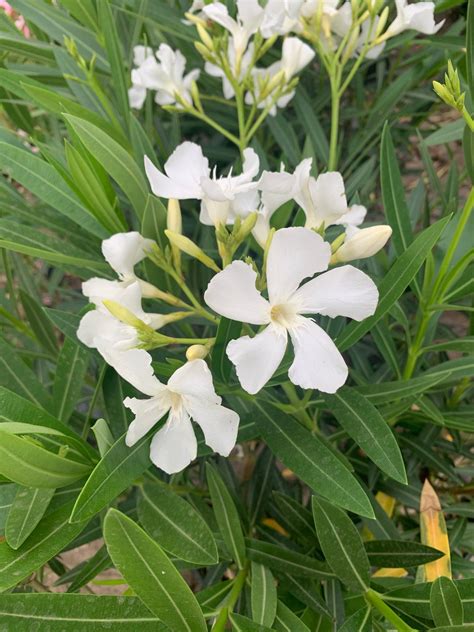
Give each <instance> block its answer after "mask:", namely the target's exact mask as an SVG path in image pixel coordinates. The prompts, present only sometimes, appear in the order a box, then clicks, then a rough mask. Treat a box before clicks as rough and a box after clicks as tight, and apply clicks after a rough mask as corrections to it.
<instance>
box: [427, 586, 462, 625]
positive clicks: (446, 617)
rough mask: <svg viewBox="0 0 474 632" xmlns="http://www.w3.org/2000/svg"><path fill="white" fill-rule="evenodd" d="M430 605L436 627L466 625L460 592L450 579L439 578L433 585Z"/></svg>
mask: <svg viewBox="0 0 474 632" xmlns="http://www.w3.org/2000/svg"><path fill="white" fill-rule="evenodd" d="M430 605H431V613H432V615H433V620H434V622H435V625H437V626H442V625H446V626H449V625H462V624H463V623H464V609H463V605H462V601H461V597H460V596H459V591H458V589H457V588H456V584H455V583H454V582H453V581H452V580H451V579H449V578H448V577H444V576H441V577H438V579H436V580H435V581H434V582H433V584H432V585H431V593H430Z"/></svg>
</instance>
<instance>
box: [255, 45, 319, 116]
mask: <svg viewBox="0 0 474 632" xmlns="http://www.w3.org/2000/svg"><path fill="white" fill-rule="evenodd" d="M314 55H315V52H314V50H313V49H312V48H311V47H309V46H308V45H307V44H305V43H304V42H302V41H301V40H300V39H299V38H298V37H286V38H285V39H284V41H283V46H282V53H281V59H280V61H276V62H275V63H273V64H271V66H268V67H267V68H255V69H254V70H253V71H252V78H253V84H254V88H253V93H251V92H247V93H246V95H245V102H246V103H247V104H249V105H252V104H253V103H255V104H256V105H257V107H258V108H259V109H264V108H266V107H268V106H270V105H271V104H272V101H273V99H274V90H276V89H278V88H279V87H280V85H281V83H283V84H289V82H290V81H291V79H293V77H294V76H295V75H297V74H298V73H299V72H300V71H301V70H303V68H304V67H305V66H307V65H308V64H309V63H310V61H311V60H312V59H313V58H314ZM277 75H281V82H277V85H276V86H275V89H274V90H272V91H270V93H269V94H268V95H266V96H265V97H264V98H262V90H265V86H266V85H267V84H268V82H271V80H272V79H274V78H275V77H277ZM294 95H295V92H294V90H292V91H290V92H287V93H286V94H283V95H282V96H281V97H280V98H279V99H278V100H277V101H276V103H274V104H273V105H272V107H271V109H270V110H269V114H270V115H271V116H275V115H276V113H277V108H284V107H286V106H287V105H288V103H289V102H290V101H291V99H292V98H293V97H294Z"/></svg>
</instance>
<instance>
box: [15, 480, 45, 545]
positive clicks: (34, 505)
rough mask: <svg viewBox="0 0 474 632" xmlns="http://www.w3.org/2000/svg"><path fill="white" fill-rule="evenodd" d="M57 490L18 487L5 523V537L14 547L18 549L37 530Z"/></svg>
mask: <svg viewBox="0 0 474 632" xmlns="http://www.w3.org/2000/svg"><path fill="white" fill-rule="evenodd" d="M55 491H56V490H54V489H39V488H36V489H35V488H34V487H20V488H19V489H18V491H17V494H16V496H15V500H14V501H13V504H12V506H11V508H10V511H9V513H8V518H7V522H6V525H5V538H6V540H7V542H8V544H9V546H11V547H12V549H18V548H19V547H20V546H21V545H22V544H23V542H24V541H25V540H26V538H27V537H28V536H29V535H30V534H31V533H32V532H33V531H34V530H35V528H36V525H37V524H38V522H39V521H40V520H41V518H42V517H43V515H44V513H45V511H46V510H47V508H48V505H49V502H50V500H51V498H52V497H53V495H54V492H55Z"/></svg>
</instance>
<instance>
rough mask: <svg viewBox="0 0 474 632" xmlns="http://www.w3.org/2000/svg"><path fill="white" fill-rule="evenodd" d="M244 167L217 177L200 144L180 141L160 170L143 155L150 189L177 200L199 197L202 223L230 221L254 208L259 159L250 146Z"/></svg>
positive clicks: (256, 199) (256, 196)
mask: <svg viewBox="0 0 474 632" xmlns="http://www.w3.org/2000/svg"><path fill="white" fill-rule="evenodd" d="M243 153H244V164H243V171H242V173H241V174H240V175H239V176H232V175H231V173H230V174H229V175H228V176H221V177H217V174H216V170H215V168H214V170H213V172H212V173H211V171H210V169H209V162H208V160H207V158H206V157H205V156H204V154H203V153H202V149H201V147H200V146H199V145H196V144H195V143H190V142H184V143H181V145H178V147H177V148H176V149H175V150H174V152H173V153H172V154H171V156H170V157H169V158H168V160H167V161H166V163H165V166H164V169H165V173H166V175H165V174H163V173H162V172H161V171H160V170H159V169H157V168H156V167H155V165H154V164H153V163H152V162H151V160H149V159H148V158H147V157H145V170H146V173H147V176H148V180H149V182H150V186H151V189H152V191H153V193H154V194H155V195H157V196H159V197H164V198H168V199H169V198H175V199H177V200H201V214H200V220H201V222H202V223H203V224H207V225H215V226H217V225H218V224H225V223H233V221H234V220H235V218H236V217H237V216H245V215H248V214H249V213H251V212H252V211H255V210H257V208H258V203H259V195H258V191H257V182H253V178H254V177H255V176H256V175H257V173H258V170H259V159H258V156H257V154H256V153H255V152H254V150H253V149H250V148H247V149H245V150H244V152H243Z"/></svg>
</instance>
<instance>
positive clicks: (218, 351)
mask: <svg viewBox="0 0 474 632" xmlns="http://www.w3.org/2000/svg"><path fill="white" fill-rule="evenodd" d="M241 330H242V323H239V322H237V321H235V320H229V319H228V318H224V317H222V318H221V319H220V322H219V326H218V328H217V334H216V342H215V344H214V347H213V348H212V373H213V375H214V377H215V378H216V379H217V380H218V381H219V382H223V383H224V384H228V382H229V378H230V372H231V369H232V364H231V362H230V360H229V358H228V357H227V354H226V352H225V350H226V348H227V345H228V344H229V342H230V341H231V340H234V339H235V338H238V337H239V336H240V332H241Z"/></svg>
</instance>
